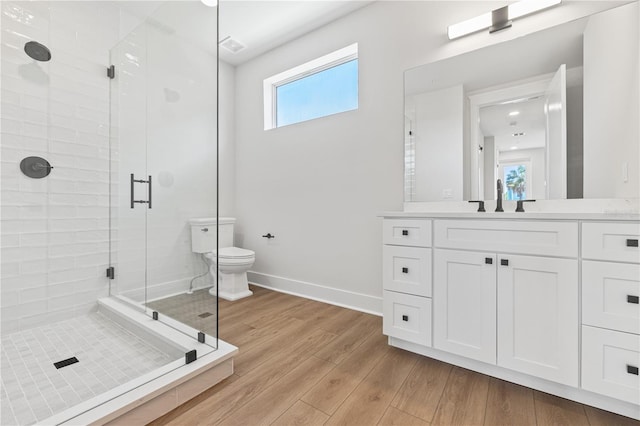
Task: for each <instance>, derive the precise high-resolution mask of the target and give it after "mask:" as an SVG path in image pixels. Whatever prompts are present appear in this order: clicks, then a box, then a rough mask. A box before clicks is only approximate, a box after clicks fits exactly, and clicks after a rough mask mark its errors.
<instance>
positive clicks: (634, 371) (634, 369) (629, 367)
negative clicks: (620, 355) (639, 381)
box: [627, 364, 638, 376]
mask: <svg viewBox="0 0 640 426" xmlns="http://www.w3.org/2000/svg"><path fill="white" fill-rule="evenodd" d="M627 373H629V374H633V375H634V376H637V375H638V367H634V366H633V365H629V364H627Z"/></svg>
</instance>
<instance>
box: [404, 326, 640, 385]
mask: <svg viewBox="0 0 640 426" xmlns="http://www.w3.org/2000/svg"><path fill="white" fill-rule="evenodd" d="M402 321H409V315H403V316H402ZM636 370H638V369H637V368H636ZM636 374H638V373H636Z"/></svg>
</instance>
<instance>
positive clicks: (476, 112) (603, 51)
mask: <svg viewBox="0 0 640 426" xmlns="http://www.w3.org/2000/svg"><path fill="white" fill-rule="evenodd" d="M637 8H638V4H637V3H634V4H629V5H625V6H621V7H618V8H615V9H611V10H608V11H605V12H601V13H598V14H596V15H592V16H590V17H587V18H583V19H580V20H576V21H573V22H569V23H566V24H563V25H559V26H556V27H552V28H549V29H545V30H543V31H539V32H536V33H532V34H529V35H527V36H524V37H520V38H517V39H514V40H511V41H507V42H504V43H500V44H496V45H493V46H489V47H486V48H483V49H478V50H476V51H473V52H469V53H465V54H463V55H459V56H455V57H452V58H448V59H445V60H442V61H438V62H434V63H431V64H427V65H423V66H419V67H416V68H413V69H410V70H407V71H406V72H405V139H404V146H405V182H404V185H405V188H404V190H405V201H406V202H415V201H443V200H452V201H459V200H469V199H485V200H486V199H495V198H496V196H497V194H496V181H497V180H498V179H500V180H501V181H502V183H503V189H504V191H503V197H504V199H507V200H518V199H563V198H583V197H584V198H629V197H633V198H637V197H638V174H637V169H638V156H639V153H638V144H639V143H638V133H639V132H638V121H639V120H638V72H639V71H638V11H637ZM634 114H635V115H634Z"/></svg>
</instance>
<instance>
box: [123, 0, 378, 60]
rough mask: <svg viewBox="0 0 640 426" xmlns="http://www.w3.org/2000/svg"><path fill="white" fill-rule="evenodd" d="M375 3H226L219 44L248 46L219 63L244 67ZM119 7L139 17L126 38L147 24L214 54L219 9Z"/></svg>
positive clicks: (194, 4) (188, 4)
mask: <svg viewBox="0 0 640 426" xmlns="http://www.w3.org/2000/svg"><path fill="white" fill-rule="evenodd" d="M372 2H373V1H371V0H369V1H356V0H343V1H325V0H286V1H270V0H262V1H245V0H222V1H220V3H219V18H218V19H219V26H220V31H219V40H221V41H223V40H225V39H228V38H231V39H233V40H234V41H236V42H238V43H240V44H242V45H244V46H245V47H244V48H243V49H242V50H240V51H238V52H237V53H235V54H234V53H231V52H229V51H228V50H226V49H224V48H223V47H222V46H221V47H220V59H221V60H222V61H224V62H227V63H229V64H232V65H240V64H242V63H244V62H246V61H248V60H250V59H253V58H255V57H257V56H259V55H261V54H263V53H265V52H267V51H269V50H271V49H273V48H276V47H278V46H280V45H282V44H285V43H287V42H289V41H292V40H294V39H296V38H298V37H300V36H302V35H304V34H306V33H308V32H310V31H313V30H315V29H317V28H320V27H322V26H323V25H326V24H328V23H329V22H331V21H334V20H336V19H338V18H340V17H342V16H345V15H347V14H349V13H351V12H353V11H354V10H357V9H360V8H361V7H364V6H366V5H368V4H370V3H372ZM129 3H131V4H132V5H129ZM139 4H141V5H139ZM121 7H122V8H123V9H125V10H126V11H127V12H128V13H129V14H130V15H131V16H133V17H136V18H137V20H130V22H129V23H130V24H131V25H130V26H131V28H128V29H127V30H125V32H124V33H125V34H126V33H128V31H130V30H133V28H134V27H135V26H137V25H138V24H139V23H140V22H142V21H145V22H146V23H147V24H149V25H151V26H153V27H155V28H156V29H157V30H160V31H163V32H164V33H166V34H168V35H173V36H176V37H180V38H182V39H183V40H186V41H187V42H188V43H189V44H193V45H196V46H199V47H201V48H202V49H204V50H206V51H207V52H210V53H212V54H215V50H216V14H215V8H211V7H208V6H205V5H204V4H203V3H202V2H200V1H194V0H189V1H169V2H157V1H149V2H123V5H121ZM222 44H224V43H222Z"/></svg>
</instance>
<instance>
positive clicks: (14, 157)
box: [0, 1, 230, 332]
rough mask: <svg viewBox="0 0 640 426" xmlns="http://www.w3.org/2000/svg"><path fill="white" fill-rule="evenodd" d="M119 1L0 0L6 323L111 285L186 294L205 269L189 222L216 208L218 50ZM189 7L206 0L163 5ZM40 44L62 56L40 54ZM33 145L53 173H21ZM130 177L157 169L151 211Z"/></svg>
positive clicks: (18, 325)
mask: <svg viewBox="0 0 640 426" xmlns="http://www.w3.org/2000/svg"><path fill="white" fill-rule="evenodd" d="M125 3H126V2H125ZM122 4H123V3H120V4H118V2H77V1H70V2H64V1H56V2H38V1H3V2H2V3H1V7H2V33H1V35H0V41H1V49H2V76H1V78H2V86H1V88H2V93H1V101H2V111H1V114H0V119H1V120H2V128H1V138H2V147H1V149H2V151H1V157H0V158H1V178H2V183H1V190H2V207H1V212H0V213H1V217H2V231H1V232H2V258H1V261H2V286H1V292H2V294H1V295H2V305H3V309H2V314H1V320H2V331H3V332H10V331H15V330H21V329H25V328H27V327H31V326H34V325H37V324H38V321H41V323H46V322H50V321H51V319H52V318H70V317H72V316H75V315H78V314H81V313H84V312H87V311H88V310H90V309H91V308H92V307H93V306H95V301H96V300H97V299H98V298H100V297H105V296H107V295H108V294H109V290H110V287H111V294H124V295H126V296H129V297H131V298H133V299H134V300H137V301H139V302H142V301H144V296H145V295H147V296H148V297H161V296H166V295H168V294H172V293H175V292H179V291H185V290H186V289H187V288H188V287H189V282H190V281H191V279H192V278H193V277H194V276H196V275H200V274H201V273H202V272H204V271H206V265H204V264H203V263H202V261H201V259H200V258H199V257H198V256H196V255H194V254H193V253H192V252H191V239H190V229H189V225H188V220H189V219H190V218H192V217H204V216H207V217H210V216H213V215H215V211H216V168H215V164H216V161H215V159H216V126H217V123H216V79H215V72H216V68H217V60H216V57H215V49H214V50H213V51H211V48H210V46H211V43H208V41H207V40H202V45H201V46H196V45H194V44H193V41H189V40H186V39H183V38H180V37H176V36H175V33H174V32H173V30H171V29H170V28H169V27H167V26H165V25H158V24H157V23H155V22H156V21H155V20H152V21H150V23H142V24H139V25H136V24H135V18H132V16H131V15H130V14H128V13H127V12H126V10H125V9H123V8H124V6H122V7H121V5H122ZM155 7H159V6H158V5H157V4H156V6H155ZM189 7H191V8H198V7H203V6H202V5H201V4H200V3H199V2H167V3H164V4H163V5H162V6H161V7H159V8H158V9H157V10H156V9H154V10H155V11H156V12H157V17H163V18H162V19H164V20H165V21H167V20H168V21H167V22H171V17H173V16H180V13H178V12H180V10H178V9H183V8H189ZM205 9H206V8H205ZM183 10H186V9H183ZM193 11H194V10H193V9H192V12H193ZM195 12H196V13H201V12H202V10H201V9H196V10H195ZM206 12H208V13H211V9H207V10H206ZM154 13H155V12H154ZM184 24H185V23H182V25H184ZM187 24H188V23H187ZM134 28H135V29H134ZM167 28H169V30H168V29H167ZM131 29H134V30H133V31H131ZM212 37H215V29H214V30H213V33H212ZM214 39H215V38H214ZM30 40H36V41H38V42H40V43H42V44H44V45H46V46H48V47H49V48H50V49H51V53H52V60H51V61H49V62H36V61H33V60H32V59H30V58H29V57H28V56H27V55H26V54H25V53H24V51H23V46H24V43H25V42H27V41H30ZM205 45H208V46H209V50H206V49H205V47H203V46H205ZM213 46H215V44H213ZM111 63H113V64H114V65H115V66H116V79H114V80H110V79H108V78H107V76H106V68H107V66H109V65H110V64H111ZM32 155H37V156H42V157H44V158H46V159H47V160H48V161H49V162H50V163H51V164H52V165H53V167H54V169H53V170H52V173H51V174H50V175H49V176H48V177H46V178H44V179H31V178H28V177H26V176H24V175H23V174H22V173H21V172H20V170H19V163H20V160H21V159H22V158H24V157H26V156H32ZM130 173H135V175H136V178H137V179H146V178H147V176H148V175H153V177H154V186H153V201H154V206H153V209H152V210H148V211H146V212H145V210H146V207H145V206H144V205H140V204H138V205H136V208H135V209H131V208H130V207H129V204H130V203H129V196H130V194H129V175H130ZM110 177H112V178H113V182H111V185H110V182H109V180H110V179H109V178H110ZM136 185H137V186H136V194H135V195H136V198H137V199H146V188H145V186H144V185H142V184H136ZM110 197H111V209H110V207H109V206H110ZM227 208H230V207H227ZM110 213H111V214H110ZM110 220H111V238H110V233H109V231H110V223H109V222H110ZM110 239H111V245H110V244H109V243H110ZM110 255H111V259H112V261H111V264H113V265H115V266H116V268H117V269H116V279H115V280H113V281H110V280H108V279H107V278H106V277H105V270H106V268H107V267H108V266H109V264H110V263H109V257H110ZM145 283H146V285H147V289H145ZM210 284H212V282H211V279H210V278H209V277H203V278H202V279H199V280H198V281H197V282H196V285H197V286H206V285H210ZM145 290H147V291H145Z"/></svg>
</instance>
